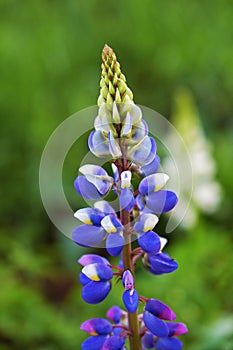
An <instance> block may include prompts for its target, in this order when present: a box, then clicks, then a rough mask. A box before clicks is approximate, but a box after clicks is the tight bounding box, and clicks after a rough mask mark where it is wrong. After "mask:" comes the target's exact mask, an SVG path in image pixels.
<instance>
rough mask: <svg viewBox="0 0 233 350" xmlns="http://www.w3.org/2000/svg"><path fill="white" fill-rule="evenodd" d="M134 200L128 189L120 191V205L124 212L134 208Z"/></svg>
mask: <svg viewBox="0 0 233 350" xmlns="http://www.w3.org/2000/svg"><path fill="white" fill-rule="evenodd" d="M134 203H135V199H134V195H133V193H132V191H131V190H130V189H129V188H124V189H123V190H121V194H120V205H121V207H122V208H123V209H125V210H126V211H131V210H132V209H133V207H134Z"/></svg>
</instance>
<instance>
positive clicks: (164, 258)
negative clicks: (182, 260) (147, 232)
mask: <svg viewBox="0 0 233 350" xmlns="http://www.w3.org/2000/svg"><path fill="white" fill-rule="evenodd" d="M148 262H149V264H150V266H149V271H150V272H151V273H153V274H155V275H161V274H163V273H170V272H173V271H175V270H176V269H177V268H178V264H177V262H176V261H175V260H174V259H172V258H170V256H169V255H168V254H166V253H159V254H155V255H154V254H149V256H148Z"/></svg>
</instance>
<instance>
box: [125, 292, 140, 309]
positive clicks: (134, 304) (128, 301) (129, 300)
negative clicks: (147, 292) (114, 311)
mask: <svg viewBox="0 0 233 350" xmlns="http://www.w3.org/2000/svg"><path fill="white" fill-rule="evenodd" d="M122 300H123V302H124V305H125V307H126V309H127V310H128V312H130V313H132V314H133V313H134V312H136V310H137V308H138V302H139V299H138V293H137V291H136V290H135V289H128V290H125V291H124V294H123V296H122Z"/></svg>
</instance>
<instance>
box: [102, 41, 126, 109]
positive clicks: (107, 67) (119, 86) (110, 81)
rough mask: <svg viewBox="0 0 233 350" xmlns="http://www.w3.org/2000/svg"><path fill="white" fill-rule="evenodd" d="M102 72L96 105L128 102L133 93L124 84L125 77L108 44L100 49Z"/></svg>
mask: <svg viewBox="0 0 233 350" xmlns="http://www.w3.org/2000/svg"><path fill="white" fill-rule="evenodd" d="M101 68H102V74H101V80H100V95H99V98H98V106H101V105H102V104H103V103H107V104H108V105H109V106H112V104H113V102H114V101H115V102H116V103H130V102H132V101H133V93H132V91H131V90H130V89H129V88H128V86H127V84H126V78H125V76H124V74H122V72H121V69H120V63H119V62H118V61H117V58H116V54H115V53H114V51H113V50H112V49H111V47H109V46H108V45H105V46H104V48H103V51H102V65H101Z"/></svg>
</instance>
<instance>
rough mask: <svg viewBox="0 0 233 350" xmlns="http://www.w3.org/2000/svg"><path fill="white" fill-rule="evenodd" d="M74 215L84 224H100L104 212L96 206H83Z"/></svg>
mask: <svg viewBox="0 0 233 350" xmlns="http://www.w3.org/2000/svg"><path fill="white" fill-rule="evenodd" d="M74 216H75V217H76V218H77V219H79V220H80V221H82V222H83V223H84V224H88V225H97V226H100V223H101V220H102V219H103V218H104V213H102V212H101V211H100V210H98V209H96V208H82V209H79V210H77V211H76V212H75V213H74Z"/></svg>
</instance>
